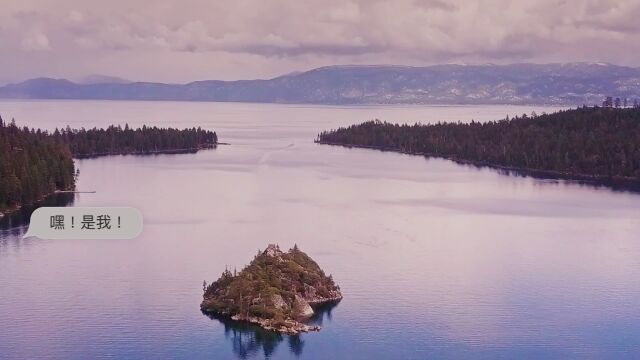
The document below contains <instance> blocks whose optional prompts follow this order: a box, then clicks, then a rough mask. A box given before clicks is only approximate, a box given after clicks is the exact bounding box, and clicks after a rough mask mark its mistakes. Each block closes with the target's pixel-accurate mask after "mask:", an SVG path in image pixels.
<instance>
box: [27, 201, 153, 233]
mask: <svg viewBox="0 0 640 360" xmlns="http://www.w3.org/2000/svg"><path fill="white" fill-rule="evenodd" d="M142 223H143V222H142V214H141V213H140V211H138V209H135V208H130V207H41V208H38V209H36V210H35V211H34V212H33V213H32V214H31V221H30V222H29V230H28V231H27V233H26V234H24V237H29V236H35V237H38V238H41V239H133V238H135V237H136V236H138V235H140V233H141V232H142Z"/></svg>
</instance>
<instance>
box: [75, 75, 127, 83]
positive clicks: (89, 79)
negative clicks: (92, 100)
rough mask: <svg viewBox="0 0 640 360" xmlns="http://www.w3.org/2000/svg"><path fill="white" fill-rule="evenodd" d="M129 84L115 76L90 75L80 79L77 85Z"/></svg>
mask: <svg viewBox="0 0 640 360" xmlns="http://www.w3.org/2000/svg"><path fill="white" fill-rule="evenodd" d="M131 82H132V81H129V80H127V79H123V78H120V77H117V76H109V75H101V74H91V75H87V76H85V77H83V78H82V79H80V80H79V81H78V84H85V85H86V84H128V83H131Z"/></svg>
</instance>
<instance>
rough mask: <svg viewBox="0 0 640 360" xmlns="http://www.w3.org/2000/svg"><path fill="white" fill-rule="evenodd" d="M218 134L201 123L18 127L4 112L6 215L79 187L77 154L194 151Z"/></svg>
mask: <svg viewBox="0 0 640 360" xmlns="http://www.w3.org/2000/svg"><path fill="white" fill-rule="evenodd" d="M217 143H218V136H217V134H216V133H215V132H214V131H209V130H204V129H202V128H200V127H198V128H195V127H194V128H190V129H183V130H179V129H173V128H158V127H155V126H153V127H148V126H142V127H141V128H136V129H132V128H130V127H129V126H128V125H125V127H124V128H122V127H121V126H114V125H112V126H109V127H107V128H106V129H98V128H93V129H88V130H87V129H84V128H82V129H79V130H77V129H71V128H70V127H68V126H67V128H65V129H62V130H60V129H55V131H53V132H52V133H49V132H47V131H42V130H40V129H38V130H36V129H29V128H27V127H18V126H17V125H16V123H15V121H14V120H12V121H11V122H9V123H6V122H5V121H4V120H2V117H0V214H1V213H2V212H3V211H6V210H7V209H11V208H15V207H18V206H20V205H23V204H32V203H34V202H36V201H38V200H40V199H42V198H43V197H44V196H46V195H48V194H51V193H53V192H55V191H56V190H73V189H74V187H75V176H76V173H75V168H74V163H73V158H74V157H75V158H81V157H93V156H103V155H118V154H150V153H161V152H168V153H174V152H191V151H197V150H199V149H203V148H211V147H215V146H216V144H217Z"/></svg>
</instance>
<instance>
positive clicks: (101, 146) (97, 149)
mask: <svg viewBox="0 0 640 360" xmlns="http://www.w3.org/2000/svg"><path fill="white" fill-rule="evenodd" d="M52 136H53V137H54V138H55V139H60V141H62V142H64V143H66V144H68V145H69V148H70V150H71V152H72V153H73V155H74V157H93V156H102V155H119V154H150V153H159V152H165V153H166V152H183V151H196V150H199V149H203V148H211V147H214V146H215V145H216V144H217V143H218V135H217V134H216V132H215V131H209V130H204V129H202V128H200V127H198V128H195V127H193V128H190V129H182V130H179V129H173V128H159V127H156V126H152V127H148V126H146V125H143V126H142V127H141V128H136V129H132V128H130V127H129V125H128V124H127V125H125V127H124V128H122V127H121V126H120V125H118V126H115V125H111V126H109V127H107V128H106V129H98V128H93V129H88V130H87V129H84V128H82V129H79V130H74V129H71V128H70V127H67V128H66V129H62V130H59V129H55V131H54V132H53V134H52Z"/></svg>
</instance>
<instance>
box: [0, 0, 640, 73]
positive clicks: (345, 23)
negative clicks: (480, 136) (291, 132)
mask: <svg viewBox="0 0 640 360" xmlns="http://www.w3.org/2000/svg"><path fill="white" fill-rule="evenodd" d="M638 19H640V0H630V1H629V0H626V1H605V0H573V1H569V0H565V1H563V0H537V1H507V0H460V1H446V0H396V1H334V0H317V1H316V0H313V1H301V0H297V1H284V0H271V1H270V0H234V1H228V0H227V1H212V0H209V1H204V0H183V1H164V0H155V1H140V0H110V1H108V2H107V1H86V0H55V1H54V0H39V1H38V0H19V1H18V0H4V1H3V4H2V6H1V7H0V82H8V81H19V80H23V79H26V78H31V77H36V76H51V77H66V78H72V79H78V78H81V77H83V76H85V75H88V74H107V75H114V76H120V77H124V78H128V79H133V80H155V81H170V82H186V81H191V80H199V79H247V78H264V77H272V76H276V75H279V74H282V73H287V72H291V71H299V70H307V69H310V68H313V67H317V66H324V65H331V64H391V63H393V64H406V65H430V64H438V63H487V62H490V63H511V62H572V61H590V62H610V63H615V64H621V65H632V66H640V56H639V55H638V54H640V42H639V41H638V38H639V35H640V21H638Z"/></svg>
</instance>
